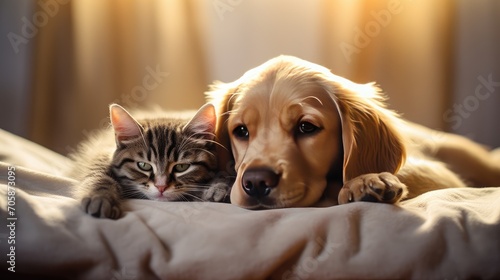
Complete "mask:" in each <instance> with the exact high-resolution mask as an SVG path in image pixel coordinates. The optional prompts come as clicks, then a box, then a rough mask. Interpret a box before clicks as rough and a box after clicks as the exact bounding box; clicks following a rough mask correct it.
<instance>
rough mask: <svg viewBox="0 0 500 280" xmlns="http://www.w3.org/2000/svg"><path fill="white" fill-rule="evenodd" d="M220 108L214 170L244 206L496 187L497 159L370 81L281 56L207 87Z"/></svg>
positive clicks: (393, 198) (499, 176) (391, 198)
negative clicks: (406, 115)
mask: <svg viewBox="0 0 500 280" xmlns="http://www.w3.org/2000/svg"><path fill="white" fill-rule="evenodd" d="M207 95H208V98H209V101H211V102H213V103H214V104H215V105H216V107H217V109H218V114H219V123H218V128H217V137H218V139H219V141H220V142H221V143H222V145H223V146H224V147H225V148H226V149H221V150H220V151H219V152H220V155H221V158H222V160H221V162H223V165H222V166H221V168H226V166H227V163H229V162H231V161H233V160H234V169H235V171H236V180H235V183H234V185H233V187H232V190H231V202H232V203H233V204H236V205H239V206H242V207H245V208H249V209H262V208H282V207H303V206H313V205H336V204H344V203H348V202H353V201H377V202H385V203H396V202H397V201H399V200H401V199H403V198H411V197H414V196H417V195H419V194H421V193H423V192H426V191H429V190H434V189H441V188H448V187H464V186H466V185H469V186H477V187H481V186H494V185H500V161H498V160H497V161H495V160H493V156H492V154H491V153H490V152H489V151H487V150H486V149H485V148H483V147H482V146H480V145H478V144H476V143H474V142H472V141H470V140H468V139H466V138H464V137H461V136H458V135H453V134H447V133H442V132H437V131H433V130H430V129H427V128H425V127H422V126H419V125H417V124H413V123H410V122H408V121H405V120H403V119H401V118H400V117H399V116H398V115H397V114H396V113H394V112H393V111H390V110H388V109H386V107H385V104H384V102H383V101H384V98H383V96H382V94H381V93H380V91H379V89H378V88H376V87H375V86H374V84H371V83H370V84H356V83H353V82H351V81H349V80H347V79H345V78H342V77H339V76H336V75H334V74H332V73H331V72H330V71H329V70H328V69H326V68H324V67H322V66H320V65H317V64H314V63H311V62H308V61H304V60H301V59H299V58H295V57H290V56H279V57H276V58H273V59H271V60H269V61H267V62H266V63H264V64H262V65H260V66H258V67H256V68H254V69H252V70H250V71H248V72H246V73H245V74H244V75H243V76H242V77H241V78H239V79H238V80H236V81H234V82H232V83H227V84H223V83H216V84H214V85H213V86H212V88H211V91H210V92H208V93H207Z"/></svg>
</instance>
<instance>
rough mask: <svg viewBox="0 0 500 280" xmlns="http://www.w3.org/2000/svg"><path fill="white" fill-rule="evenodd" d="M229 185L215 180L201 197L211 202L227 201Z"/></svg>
mask: <svg viewBox="0 0 500 280" xmlns="http://www.w3.org/2000/svg"><path fill="white" fill-rule="evenodd" d="M230 191H231V187H230V186H229V185H228V184H227V183H226V182H216V183H212V185H211V186H210V187H209V188H208V189H207V190H205V192H204V193H203V196H202V197H201V199H203V201H212V202H229V193H230Z"/></svg>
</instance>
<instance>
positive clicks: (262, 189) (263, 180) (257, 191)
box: [241, 168, 280, 197]
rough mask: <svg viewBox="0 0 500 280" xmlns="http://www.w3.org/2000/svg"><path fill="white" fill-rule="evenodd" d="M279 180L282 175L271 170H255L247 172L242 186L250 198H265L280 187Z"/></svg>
mask: <svg viewBox="0 0 500 280" xmlns="http://www.w3.org/2000/svg"><path fill="white" fill-rule="evenodd" d="M279 180H280V175H279V174H276V173H275V172H274V171H273V170H271V169H269V168H254V169H249V170H247V171H245V173H244V174H243V178H242V182H241V185H242V187H243V190H244V191H245V192H246V193H247V194H248V195H249V196H251V197H264V196H267V195H269V193H270V192H271V189H272V188H274V187H276V186H277V185H278V182H279Z"/></svg>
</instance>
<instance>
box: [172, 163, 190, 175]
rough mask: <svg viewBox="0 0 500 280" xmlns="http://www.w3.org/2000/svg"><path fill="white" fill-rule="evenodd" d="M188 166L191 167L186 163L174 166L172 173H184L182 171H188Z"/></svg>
mask: <svg viewBox="0 0 500 280" xmlns="http://www.w3.org/2000/svg"><path fill="white" fill-rule="evenodd" d="M190 166H191V164H187V163H180V164H176V165H175V166H174V172H178V173H181V172H184V171H186V170H188V168H189V167H190Z"/></svg>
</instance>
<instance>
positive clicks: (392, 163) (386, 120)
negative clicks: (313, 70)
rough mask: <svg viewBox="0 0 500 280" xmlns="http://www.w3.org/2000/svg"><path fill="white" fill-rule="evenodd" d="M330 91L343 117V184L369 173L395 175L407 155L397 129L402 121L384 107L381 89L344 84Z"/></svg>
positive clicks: (368, 85) (370, 85)
mask: <svg viewBox="0 0 500 280" xmlns="http://www.w3.org/2000/svg"><path fill="white" fill-rule="evenodd" d="M331 91H333V92H330V94H331V95H332V97H333V98H334V101H335V102H336V105H337V107H338V110H339V112H340V115H341V122H342V142H343V147H344V168H343V175H344V182H346V181H348V180H350V179H353V178H355V177H357V176H359V175H363V174H367V173H380V172H390V173H393V174H394V173H396V172H397V171H398V170H399V168H400V167H401V165H402V164H403V162H404V160H405V156H406V150H405V146H404V142H403V141H404V140H403V138H402V136H401V135H400V133H399V132H398V129H397V127H398V124H399V123H400V122H401V120H400V119H399V118H398V116H397V115H396V114H395V113H394V112H393V111H390V110H388V109H386V108H385V106H384V103H383V101H384V100H383V99H384V98H383V96H382V94H381V93H380V92H379V89H378V88H377V87H375V86H374V84H373V83H370V84H364V85H361V84H355V83H352V82H350V81H342V82H341V83H335V86H334V87H333V89H331Z"/></svg>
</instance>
